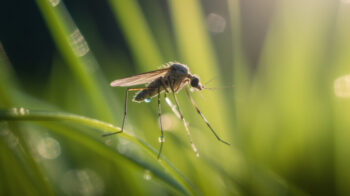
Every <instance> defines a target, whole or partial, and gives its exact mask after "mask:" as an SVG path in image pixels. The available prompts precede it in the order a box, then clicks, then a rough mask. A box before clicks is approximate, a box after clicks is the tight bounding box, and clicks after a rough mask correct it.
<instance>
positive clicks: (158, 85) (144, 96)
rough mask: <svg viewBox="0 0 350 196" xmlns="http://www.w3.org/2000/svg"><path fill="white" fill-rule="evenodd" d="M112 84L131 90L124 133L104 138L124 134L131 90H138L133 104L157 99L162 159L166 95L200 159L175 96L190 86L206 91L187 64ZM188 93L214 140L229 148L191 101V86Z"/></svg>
mask: <svg viewBox="0 0 350 196" xmlns="http://www.w3.org/2000/svg"><path fill="white" fill-rule="evenodd" d="M142 84H146V86H145V87H137V88H134V87H133V86H137V85H142ZM110 85H111V86H112V87H128V88H127V89H126V95H125V103H124V117H123V122H122V128H121V130H120V131H118V132H113V133H107V134H104V135H103V136H109V135H113V134H117V133H122V132H123V131H124V125H125V119H126V114H127V106H128V96H129V92H130V91H138V92H137V93H136V95H135V96H134V98H133V101H134V102H139V103H140V102H150V101H151V99H152V98H153V97H155V96H158V116H159V124H160V133H161V136H160V137H159V142H160V147H159V152H158V156H157V158H158V159H159V158H160V155H161V152H162V149H163V143H164V141H165V137H164V131H163V126H162V117H161V105H160V94H161V93H163V92H164V94H165V95H164V97H165V100H166V102H167V103H168V105H169V106H170V107H171V109H172V110H173V112H174V113H175V114H176V115H177V116H178V117H179V118H180V119H181V120H182V121H183V123H184V126H185V129H186V132H187V136H188V138H189V140H190V143H191V146H192V149H193V150H194V152H195V153H196V155H197V156H199V154H198V150H197V148H196V147H195V145H194V143H193V141H192V138H191V135H190V132H189V129H188V125H187V122H186V121H185V119H184V117H183V115H182V112H181V109H180V106H179V103H178V100H177V98H176V93H178V92H179V91H180V90H181V89H182V88H183V87H185V86H186V85H187V86H188V85H189V86H190V87H192V88H194V89H196V90H199V91H201V90H203V89H206V88H205V87H204V86H203V85H202V84H201V83H200V81H199V77H198V76H196V75H193V74H191V73H190V71H189V68H188V67H187V66H186V65H184V64H181V63H177V62H169V63H167V64H166V65H165V66H164V67H163V68H162V69H158V70H154V71H150V72H146V73H141V74H137V75H134V76H129V77H126V78H121V79H117V80H114V81H112V82H111V84H110ZM185 90H186V94H187V96H188V98H189V99H190V101H191V103H192V105H193V106H194V108H195V109H196V111H197V112H198V114H199V115H200V116H201V117H202V119H203V120H204V122H205V123H206V124H207V126H208V127H209V129H210V130H211V132H212V133H213V134H214V135H215V137H216V138H217V139H218V140H219V141H220V142H222V143H224V144H227V145H230V144H229V143H228V142H226V141H224V140H222V139H221V138H220V137H219V136H218V134H217V133H216V132H215V131H214V129H213V128H212V126H211V125H210V124H209V122H208V120H207V119H206V118H205V117H204V115H203V114H202V112H201V111H200V110H199V108H198V106H197V104H196V103H195V102H194V100H193V99H192V96H191V94H190V92H189V90H188V87H186V88H185ZM169 93H172V94H173V96H174V100H175V103H176V106H175V105H173V104H172V103H171V101H170V99H168V97H167V95H168V94H169ZM176 108H177V110H176Z"/></svg>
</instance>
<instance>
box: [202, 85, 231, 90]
mask: <svg viewBox="0 0 350 196" xmlns="http://www.w3.org/2000/svg"><path fill="white" fill-rule="evenodd" d="M232 87H233V85H232V86H220V87H205V86H203V87H202V88H203V89H206V90H218V89H225V88H232Z"/></svg>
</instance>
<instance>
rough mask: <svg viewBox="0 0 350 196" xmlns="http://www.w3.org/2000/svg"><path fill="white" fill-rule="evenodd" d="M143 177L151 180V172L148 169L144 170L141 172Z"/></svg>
mask: <svg viewBox="0 0 350 196" xmlns="http://www.w3.org/2000/svg"><path fill="white" fill-rule="evenodd" d="M143 178H144V179H145V180H151V179H152V176H151V172H150V171H149V170H145V172H144V174H143Z"/></svg>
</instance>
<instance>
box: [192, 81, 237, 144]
mask: <svg viewBox="0 0 350 196" xmlns="http://www.w3.org/2000/svg"><path fill="white" fill-rule="evenodd" d="M185 90H186V94H187V96H188V98H189V99H190V101H191V103H192V105H193V107H194V108H195V109H196V110H197V112H198V114H199V115H200V116H201V117H202V119H203V120H204V122H205V123H206V124H207V125H208V127H209V129H210V130H211V132H213V134H214V135H215V137H216V138H217V139H218V140H219V141H220V142H222V143H224V144H227V145H230V144H229V143H228V142H226V141H224V140H222V139H221V138H220V137H219V136H218V135H217V134H216V132H215V131H214V129H213V128H212V127H211V126H210V124H209V122H208V121H207V119H206V118H205V117H204V116H203V114H202V112H201V111H200V110H199V108H198V106H197V105H196V103H195V102H194V100H193V99H192V96H191V94H190V92H188V88H185Z"/></svg>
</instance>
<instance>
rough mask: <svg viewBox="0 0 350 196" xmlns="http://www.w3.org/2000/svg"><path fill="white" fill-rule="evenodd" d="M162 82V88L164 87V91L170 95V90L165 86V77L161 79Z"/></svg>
mask: <svg viewBox="0 0 350 196" xmlns="http://www.w3.org/2000/svg"><path fill="white" fill-rule="evenodd" d="M160 82H161V83H162V86H163V88H164V90H165V93H169V91H168V88H167V85H166V84H165V79H164V77H161V79H160Z"/></svg>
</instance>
